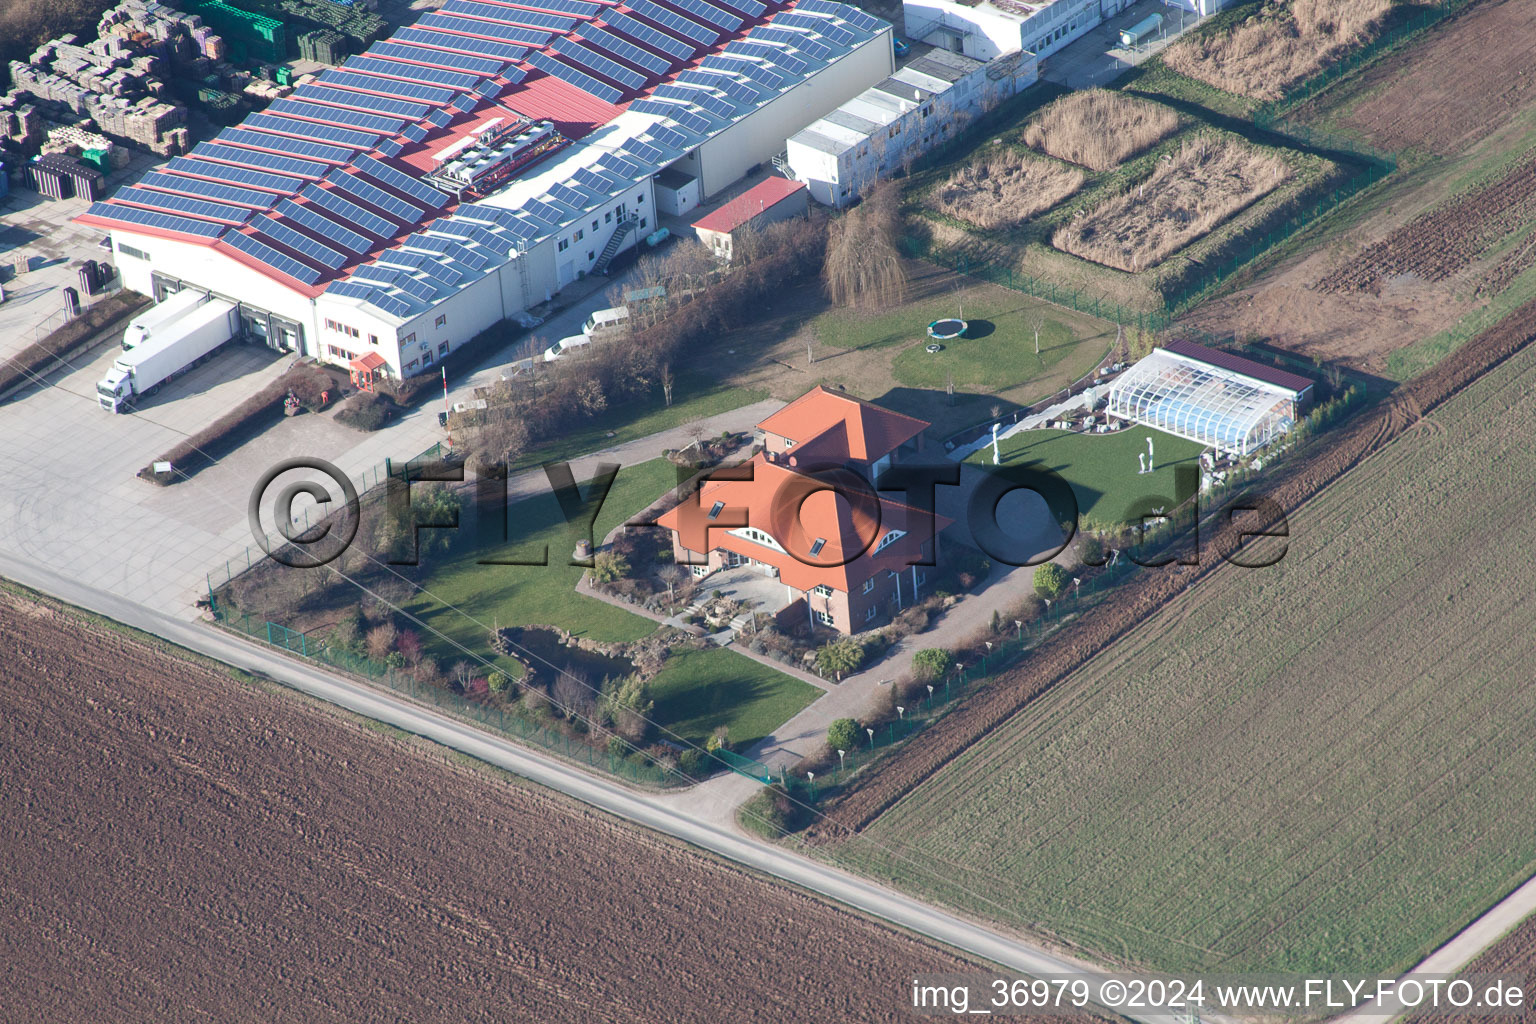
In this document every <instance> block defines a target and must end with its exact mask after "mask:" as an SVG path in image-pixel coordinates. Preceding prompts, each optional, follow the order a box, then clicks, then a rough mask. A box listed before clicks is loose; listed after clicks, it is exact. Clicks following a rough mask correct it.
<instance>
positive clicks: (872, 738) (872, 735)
mask: <svg viewBox="0 0 1536 1024" xmlns="http://www.w3.org/2000/svg"><path fill="white" fill-rule="evenodd" d="M864 731H865V732H867V733H869V749H870V750H874V749H875V730H873V729H871V728H869V727H868V726H865V727H864Z"/></svg>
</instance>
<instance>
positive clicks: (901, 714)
mask: <svg viewBox="0 0 1536 1024" xmlns="http://www.w3.org/2000/svg"><path fill="white" fill-rule="evenodd" d="M896 717H897V718H900V719H905V718H906V717H907V709H906V708H904V707H902V706H901V705H900V704H897V705H896Z"/></svg>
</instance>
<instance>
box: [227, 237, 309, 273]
mask: <svg viewBox="0 0 1536 1024" xmlns="http://www.w3.org/2000/svg"><path fill="white" fill-rule="evenodd" d="M223 241H224V242H225V243H226V244H228V245H229V246H231V247H233V248H235V249H238V250H240V251H241V252H243V253H245V254H246V255H247V256H249V257H251V259H253V260H255V261H256V262H257V263H261V264H265V265H266V266H268V267H271V268H272V269H273V270H275V271H277V272H278V273H280V274H287V275H288V276H289V277H291V278H293V279H294V280H295V281H298V282H300V283H301V284H314V283H315V282H317V281H319V280H320V271H318V270H316V269H315V268H314V267H311V266H309V265H308V264H307V263H301V262H299V261H298V260H296V259H294V258H293V257H292V256H289V255H288V254H287V253H285V252H282V251H281V250H279V249H274V248H272V246H270V245H268V244H267V243H265V242H263V241H262V240H261V239H259V238H253V237H252V236H250V235H246V234H242V233H240V232H239V231H231V232H229V233H228V234H227V235H225V236H224V238H223Z"/></svg>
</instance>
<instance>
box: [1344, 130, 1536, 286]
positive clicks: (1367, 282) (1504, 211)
mask: <svg viewBox="0 0 1536 1024" xmlns="http://www.w3.org/2000/svg"><path fill="white" fill-rule="evenodd" d="M1533 211H1536V159H1532V158H1530V157H1527V158H1525V159H1523V160H1522V161H1521V162H1520V163H1519V164H1517V165H1516V166H1515V167H1513V168H1511V169H1510V170H1509V171H1508V172H1507V173H1506V174H1504V175H1503V176H1502V177H1500V178H1499V179H1498V180H1497V181H1494V182H1491V183H1490V184H1488V185H1485V186H1482V187H1480V188H1475V189H1473V190H1472V191H1470V192H1468V193H1467V194H1465V195H1462V196H1458V197H1456V198H1455V199H1452V200H1450V201H1449V202H1447V203H1445V204H1444V205H1443V206H1440V207H1438V208H1436V209H1434V210H1431V211H1430V212H1428V213H1425V214H1423V215H1421V216H1419V217H1415V218H1414V219H1413V220H1411V221H1409V222H1408V223H1407V224H1405V225H1403V226H1402V227H1401V228H1398V229H1397V230H1396V231H1394V232H1392V233H1391V234H1390V235H1388V236H1387V237H1386V238H1384V239H1382V240H1381V241H1380V242H1377V243H1376V244H1375V245H1370V246H1367V247H1366V248H1364V249H1362V250H1361V251H1360V252H1359V253H1357V254H1356V255H1355V256H1354V257H1353V258H1351V259H1350V260H1349V261H1348V262H1347V263H1345V264H1343V265H1342V266H1340V267H1337V268H1335V269H1334V270H1332V271H1330V272H1329V273H1328V274H1326V275H1324V276H1323V277H1322V278H1321V279H1320V280H1319V281H1318V282H1317V287H1318V289H1319V290H1321V291H1325V292H1358V291H1367V290H1372V289H1374V290H1380V288H1381V283H1382V282H1383V281H1384V280H1385V279H1387V278H1391V277H1396V276H1398V275H1402V274H1412V275H1413V276H1415V277H1417V278H1420V279H1422V280H1425V281H1437V282H1438V281H1444V280H1447V279H1448V278H1450V277H1452V276H1453V275H1455V274H1459V273H1460V272H1461V271H1463V270H1465V269H1466V268H1467V267H1469V266H1471V264H1472V261H1473V260H1476V259H1477V258H1478V257H1480V256H1482V255H1483V254H1484V253H1486V252H1487V251H1488V250H1489V249H1490V248H1491V247H1492V246H1494V245H1496V244H1497V243H1498V242H1499V241H1500V240H1501V239H1503V238H1505V237H1506V236H1508V235H1509V234H1510V232H1512V231H1515V230H1517V229H1518V228H1520V227H1522V226H1524V225H1525V224H1526V223H1528V222H1529V221H1530V220H1531V217H1532V213H1533ZM1521 269H1523V268H1521ZM1511 276H1513V275H1511Z"/></svg>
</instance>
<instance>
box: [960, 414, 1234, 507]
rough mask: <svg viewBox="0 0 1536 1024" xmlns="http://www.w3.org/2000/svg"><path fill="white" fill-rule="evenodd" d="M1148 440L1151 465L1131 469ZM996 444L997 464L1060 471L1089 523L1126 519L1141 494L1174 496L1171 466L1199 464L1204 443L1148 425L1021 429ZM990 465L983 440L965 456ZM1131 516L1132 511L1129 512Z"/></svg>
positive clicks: (1164, 496) (971, 460)
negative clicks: (1109, 429)
mask: <svg viewBox="0 0 1536 1024" xmlns="http://www.w3.org/2000/svg"><path fill="white" fill-rule="evenodd" d="M1149 438H1150V439H1151V441H1152V444H1153V455H1154V463H1155V465H1156V467H1157V468H1156V469H1154V470H1153V471H1152V472H1151V473H1148V474H1140V473H1138V472H1137V467H1138V465H1139V463H1138V461H1137V459H1136V456H1137V455H1139V454H1145V453H1146V450H1147V440H1148V439H1149ZM998 447H999V448H1000V449H1001V451H1002V456H1003V464H1004V465H1008V464H1010V463H1031V462H1032V463H1038V464H1039V465H1041V466H1042V467H1044V468H1046V469H1049V470H1051V471H1053V472H1055V473H1057V474H1058V475H1060V476H1061V477H1062V478H1063V479H1064V480H1066V481H1067V483H1069V484H1071V485H1072V491H1073V493H1075V494H1076V495H1077V505H1078V509H1077V511H1078V515H1079V516H1080V517H1081V519H1082V520H1084V521H1085V522H1090V523H1104V524H1108V523H1118V522H1124V521H1126V518H1127V517H1126V512H1127V511H1128V510H1129V509H1130V507H1131V503H1132V502H1134V501H1137V500H1138V499H1140V498H1143V497H1146V496H1152V497H1155V498H1169V499H1173V497H1174V467H1175V466H1178V465H1180V464H1189V465H1194V466H1195V467H1196V468H1198V467H1199V457H1200V453H1201V452H1203V451H1204V450H1205V448H1204V447H1203V446H1202V445H1200V444H1199V443H1198V442H1195V441H1186V440H1184V439H1183V438H1181V437H1174V436H1173V435H1172V434H1165V433H1163V432H1162V431H1160V430H1153V429H1152V428H1151V427H1143V426H1135V427H1129V428H1127V429H1125V430H1120V431H1116V432H1115V433H1112V434H1076V433H1073V432H1072V431H1069V430H1021V431H1020V432H1019V433H1017V434H1015V435H1013V436H1012V437H1009V438H1005V439H1004V440H1003V441H1002V442H1000V443H999V445H998ZM968 461H970V462H975V463H980V464H982V465H988V466H990V465H991V464H992V448H991V446H990V445H989V446H988V447H986V448H983V449H982V450H981V451H978V452H976V453H975V454H974V455H972V456H971V457H970V459H969V460H968ZM1131 518H1135V517H1131Z"/></svg>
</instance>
